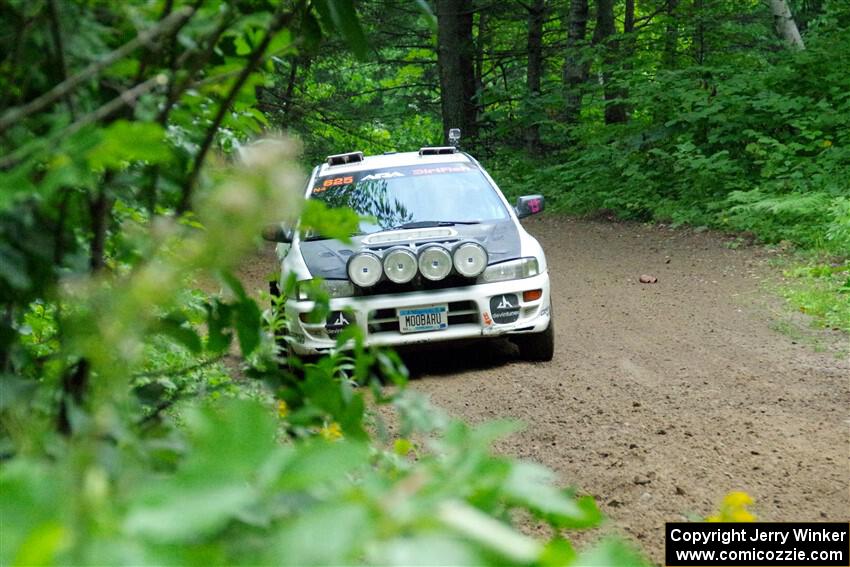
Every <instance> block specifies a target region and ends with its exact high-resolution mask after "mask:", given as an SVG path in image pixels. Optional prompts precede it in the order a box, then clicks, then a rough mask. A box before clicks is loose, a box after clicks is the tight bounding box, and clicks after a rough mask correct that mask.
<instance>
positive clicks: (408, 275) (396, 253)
mask: <svg viewBox="0 0 850 567" xmlns="http://www.w3.org/2000/svg"><path fill="white" fill-rule="evenodd" d="M384 273H385V274H387V277H388V278H389V279H390V281H393V282H395V283H398V284H402V283H407V282H409V281H410V280H412V279H413V277H414V276H415V275H416V256H415V255H414V254H413V252H411V251H410V250H408V249H407V248H393V249H392V250H390V251H389V252H387V253H386V254H384Z"/></svg>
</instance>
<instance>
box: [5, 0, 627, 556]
mask: <svg viewBox="0 0 850 567" xmlns="http://www.w3.org/2000/svg"><path fill="white" fill-rule="evenodd" d="M55 6H58V10H56V11H55V12H53V11H51V10H50V9H49V6H48V4H47V3H43V2H36V3H27V2H13V3H7V4H4V5H3V6H2V7H0V10H2V11H3V16H4V17H3V18H2V19H0V22H2V23H0V38H2V39H0V45H2V47H4V48H5V49H0V53H2V55H0V57H2V65H0V70H2V74H0V87H2V89H0V90H2V94H0V98H2V102H3V110H2V111H0V121H3V120H6V123H7V126H8V127H6V128H5V129H4V131H3V132H2V134H3V135H2V138H0V153H2V154H3V157H2V158H0V162H2V163H0V183H2V184H3V187H4V191H3V192H2V197H0V236H2V240H0V292H2V308H3V309H2V311H3V318H2V319H0V425H2V428H0V460H2V465H3V466H2V468H1V469H0V517H2V518H4V519H6V518H14V521H12V522H8V521H3V522H2V523H0V564H3V565H7V564H10V565H18V564H20V565H31V564H47V565H49V564H95V563H96V564H133V565H142V564H155V565H162V564H196V565H208V564H236V563H240V564H251V565H257V564H295V565H303V564H315V563H319V564H351V563H355V562H358V563H373V564H381V565H389V564H410V563H412V562H417V561H418V562H424V563H451V564H458V563H468V564H498V565H503V564H521V565H533V564H543V563H545V564H546V565H566V564H570V563H573V562H575V561H577V560H581V559H580V558H578V559H577V557H578V556H577V554H576V552H574V551H573V549H572V547H571V546H570V545H569V544H568V543H567V542H566V540H564V539H562V536H563V534H559V535H558V536H557V537H556V538H554V539H553V540H552V541H551V542H548V543H547V542H542V541H538V540H535V539H533V538H530V537H528V536H525V535H523V534H522V533H520V531H519V530H518V529H517V528H516V527H515V526H514V524H513V521H514V518H515V517H517V516H518V515H525V516H529V517H535V518H537V519H538V520H539V522H541V523H542V524H545V525H548V526H549V527H550V528H551V530H552V533H558V530H562V529H579V528H588V527H593V526H596V525H598V524H599V523H600V522H601V515H600V513H599V511H598V509H597V508H596V507H595V505H594V503H593V500H592V499H590V498H588V497H577V496H576V495H575V494H573V492H571V491H568V490H564V489H561V488H558V487H557V486H556V480H557V479H556V478H555V477H554V475H553V474H552V473H551V472H549V471H548V470H546V469H544V468H542V467H540V466H538V465H535V464H532V463H525V462H520V461H516V460H514V459H510V458H506V457H495V456H493V453H492V451H491V447H490V444H491V443H492V442H493V441H494V440H495V439H497V438H498V437H499V436H500V435H503V434H506V433H507V432H509V431H510V430H512V427H508V428H506V427H505V426H504V425H503V424H491V425H486V424H485V425H482V426H480V427H477V428H471V427H468V426H466V425H464V424H463V423H460V422H456V421H452V420H449V419H448V418H447V417H446V416H443V415H441V414H440V413H439V412H438V411H437V410H436V409H434V408H431V407H429V406H428V405H427V403H426V402H424V401H423V400H421V399H419V398H417V397H416V396H413V395H411V394H409V393H407V392H406V390H405V389H404V385H405V383H406V378H407V374H406V370H405V369H404V367H403V366H402V365H401V362H400V359H399V358H398V356H397V355H395V354H394V353H392V352H387V351H383V350H375V349H371V348H366V347H365V346H364V344H363V340H362V336H360V335H359V334H358V331H357V330H356V329H352V330H349V331H346V332H344V333H342V334H341V335H340V337H339V339H338V341H339V344H338V346H339V347H340V348H338V349H336V350H335V351H334V352H332V353H330V354H329V355H327V356H324V357H322V358H320V359H318V360H315V361H304V360H300V359H298V358H297V357H294V356H287V350H286V348H285V346H286V345H285V338H284V339H283V341H282V343H283V344H281V341H280V334H281V331H282V330H283V329H284V327H285V324H286V321H285V316H284V314H283V312H282V310H281V309H280V305H281V300H277V301H275V302H274V303H273V305H272V308H271V309H269V310H266V311H264V310H263V309H261V307H260V306H259V304H258V303H257V300H256V298H255V297H253V296H252V295H251V294H250V293H249V291H248V290H246V289H245V288H244V286H243V284H242V283H241V282H240V281H239V280H238V278H236V277H235V276H234V271H235V269H236V267H237V265H238V264H239V262H241V261H243V260H244V258H245V257H247V256H250V255H251V254H252V253H254V252H255V251H256V248H257V243H258V234H259V227H261V226H264V225H266V224H267V223H272V222H284V223H285V224H287V225H289V226H292V225H294V223H295V222H296V221H297V219H299V218H300V219H301V223H302V228H304V229H305V230H312V231H316V232H319V233H321V234H323V235H326V236H329V237H337V238H344V237H347V236H348V235H349V234H350V232H352V230H353V229H354V228H356V226H357V223H358V221H359V219H357V217H356V216H355V215H354V214H353V213H352V212H351V211H348V210H335V209H326V208H323V207H316V206H313V205H308V206H306V207H305V206H304V202H303V201H304V199H303V187H304V175H303V172H302V171H300V169H299V168H298V167H297V166H295V160H296V156H297V154H298V152H299V148H298V145H297V144H295V143H293V142H291V141H287V140H271V139H267V140H264V141H263V142H262V143H258V144H248V143H247V141H248V139H249V138H251V137H253V136H255V135H256V134H257V133H259V132H261V131H262V130H263V129H264V128H265V127H266V126H267V124H268V118H267V117H266V116H265V115H264V114H263V113H261V112H260V111H259V110H258V109H257V96H256V95H257V92H258V90H260V91H261V90H262V89H261V87H264V86H265V87H269V86H271V85H272V84H273V82H274V81H273V80H272V79H271V78H270V75H269V72H270V71H272V72H273V71H274V69H275V68H276V66H277V67H279V66H280V65H281V64H282V62H283V61H284V58H290V57H298V56H299V55H301V54H300V53H296V52H295V47H296V46H299V47H304V48H309V47H310V46H313V48H315V47H316V46H318V45H319V44H320V42H322V41H328V39H327V38H329V37H333V36H334V35H335V34H339V35H340V36H341V37H342V38H343V39H344V40H345V41H346V42H347V44H348V46H349V48H351V49H352V50H353V51H354V52H355V53H356V54H358V55H359V56H363V55H366V54H367V53H369V49H368V48H367V45H366V43H365V35H364V33H363V31H362V29H361V27H360V25H359V23H358V20H357V18H356V17H354V16H355V12H354V4H353V3H352V2H350V1H336V0H335V1H333V2H330V1H327V2H310V3H307V2H288V3H280V4H278V3H276V2H275V3H272V2H265V1H260V2H247V3H245V2H240V3H227V2H217V1H213V2H203V3H200V4H197V3H194V2H193V3H191V4H190V3H189V2H182V1H180V0H178V1H176V2H173V3H172V2H165V1H153V2H129V3H119V4H115V5H111V4H110V5H101V4H98V5H97V6H95V5H92V4H91V3H87V2H57V3H55ZM191 6H199V7H198V8H197V11H193V8H191ZM418 6H419V7H418V11H417V12H416V14H417V16H416V17H417V18H421V19H422V22H423V24H424V25H425V26H428V18H429V16H428V11H427V6H425V4H424V3H421V2H420V3H418ZM280 10H290V11H288V12H281V11H280ZM7 16H8V17H7ZM180 18H183V19H182V20H181V19H180ZM169 22H171V23H170V24H169ZM175 22H176V23H175ZM276 22H277V23H282V24H286V29H278V28H277V27H275V26H276V25H277V24H276ZM166 24H168V25H166ZM169 25H170V26H171V27H169ZM57 29H58V32H59V38H58V40H57V36H56V34H55V33H54V32H55V31H56V30H57ZM140 29H141V30H146V31H147V32H148V33H154V32H155V31H157V30H158V31H157V33H158V35H157V37H156V39H154V40H148V41H147V42H143V45H142V46H140V47H136V48H134V49H127V50H126V53H125V55H124V56H123V57H120V58H118V59H117V60H116V61H115V62H114V63H112V64H111V65H109V66H106V67H104V68H100V69H97V70H96V71H95V72H94V76H90V77H88V78H87V79H83V80H80V81H78V82H77V83H76V86H74V87H69V88H68V89H67V90H65V91H64V93H63V94H61V95H60V96H56V97H54V98H53V99H52V100H51V101H50V102H47V103H44V104H43V105H42V106H38V105H39V104H41V103H40V102H38V101H39V100H46V98H40V97H47V98H49V97H50V96H52V95H50V94H49V93H50V91H51V89H53V88H54V87H55V86H56V85H58V84H62V82H63V81H64V80H65V79H66V78H67V77H71V78H72V82H73V81H75V80H76V78H78V77H80V76H81V75H79V73H84V71H83V69H85V68H86V67H87V66H88V65H92V64H93V65H99V63H98V62H99V61H104V60H106V59H107V58H108V57H109V53H110V52H112V51H113V50H115V49H121V48H122V47H121V46H125V45H127V43H128V42H131V41H133V38H134V37H135V36H136V34H137V33H138V32H137V30H140ZM429 29H430V28H429ZM71 30H73V31H74V33H70V31H71ZM152 30H153V31H152ZM429 33H430V32H429ZM323 38H325V39H323ZM62 40H64V44H63V45H64V48H63V47H61V46H60V45H59V43H62ZM131 45H132V44H131ZM147 45H156V46H157V47H158V48H159V49H157V50H150V49H147V47H146V46H147ZM263 45H267V47H266V48H265V49H264V50H263V49H261V46H263ZM401 51H404V50H401ZM411 53H414V52H411ZM56 59H61V60H59V61H57V60H56ZM345 60H346V61H347V62H350V58H349V57H348V56H346V59H345ZM414 67H415V66H413V64H412V63H411V66H410V67H408V68H406V69H405V70H403V71H400V72H399V73H398V74H397V75H396V76H392V74H389V75H388V76H387V77H384V78H385V79H386V80H387V81H388V82H387V83H385V84H386V85H387V88H392V86H395V83H393V81H407V80H415V79H417V78H420V77H421V76H422V75H421V74H420V73H419V72H418V70H417V69H415V68H414ZM75 77H76V78H75ZM65 84H66V85H68V84H69V83H65ZM311 87H312V88H316V89H317V90H321V89H322V88H323V87H322V86H321V85H320V84H318V83H314V84H313V85H311ZM61 88H64V87H61ZM364 100H366V99H364ZM376 100H377V99H373V100H372V102H374V101H376ZM33 101H36V103H37V104H36V103H34V102H33ZM125 103H128V104H125ZM8 106H14V107H15V108H13V109H9V108H7V107H8ZM315 112H316V114H317V115H318V114H319V110H315ZM10 117H12V118H14V119H10ZM312 118H313V120H314V121H315V120H316V117H315V116H313V117H312ZM1 123H2V122H0V124H1ZM438 123H439V121H436V120H434V119H433V117H428V116H412V117H410V124H414V125H418V126H417V128H418V127H420V126H421V128H425V129H428V128H432V127H433V125H434V124H438ZM373 131H374V132H375V133H376V135H380V136H381V137H383V138H384V139H389V138H390V133H389V130H387V129H386V128H384V127H382V126H379V125H375V126H374V127H373ZM418 131H419V130H417V132H418ZM322 134H323V132H318V135H322ZM416 135H417V134H416V133H413V134H411V138H410V140H413V139H415V138H416ZM408 141H409V140H408ZM234 149H240V150H241V151H239V152H238V153H239V158H240V159H239V160H238V161H236V162H235V163H233V162H230V160H228V158H227V157H226V153H227V152H230V151H231V150H234ZM296 283H297V282H294V281H292V282H286V287H287V288H288V289H287V291H288V292H290V293H291V292H292V289H293V286H294V285H295V284H296ZM196 288H201V289H205V290H209V289H216V290H218V291H216V292H214V293H213V292H209V291H200V290H199V289H196ZM316 290H317V295H316V300H317V301H318V302H319V307H318V308H317V312H318V313H322V312H323V311H324V312H326V311H327V293H326V292H324V294H323V292H322V288H321V282H317V283H316ZM343 345H344V346H347V347H350V348H349V349H348V350H343V349H342V348H341V347H342V346H343ZM386 384H390V385H392V386H393V388H392V389H391V390H390V391H387V390H385V385H386ZM378 406H390V408H391V409H392V410H393V411H394V412H395V413H396V414H397V421H398V423H399V426H400V431H401V433H402V435H404V437H403V438H400V439H395V438H390V437H388V436H387V435H386V434H385V433H382V432H386V431H387V427H386V425H385V424H384V423H383V422H382V417H381V416H382V415H385V413H382V412H380V411H377V409H376V408H377V407H378ZM374 432H378V434H375V433H374ZM411 439H427V441H424V442H423V444H422V445H420V444H419V443H414V442H413V441H411ZM606 545H607V544H606ZM605 549H606V547H605V546H604V545H603V546H602V547H601V548H600V550H599V551H596V552H594V551H590V552H588V553H606V552H605ZM624 561H625V560H624Z"/></svg>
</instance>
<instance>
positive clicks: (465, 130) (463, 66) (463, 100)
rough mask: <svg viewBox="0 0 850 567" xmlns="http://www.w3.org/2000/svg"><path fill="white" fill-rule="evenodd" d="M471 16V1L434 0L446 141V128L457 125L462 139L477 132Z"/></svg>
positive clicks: (472, 136) (446, 139)
mask: <svg viewBox="0 0 850 567" xmlns="http://www.w3.org/2000/svg"><path fill="white" fill-rule="evenodd" d="M472 16H473V9H472V0H437V65H438V67H439V70H440V99H441V104H442V111H443V136H444V138H445V140H444V142H445V143H448V131H449V128H460V129H461V131H462V134H463V137H464V139H474V138H475V136H476V134H477V133H478V132H477V122H476V112H475V111H476V103H475V73H474V69H473V59H474V57H475V49H474V45H473V42H472V20H473V18H472Z"/></svg>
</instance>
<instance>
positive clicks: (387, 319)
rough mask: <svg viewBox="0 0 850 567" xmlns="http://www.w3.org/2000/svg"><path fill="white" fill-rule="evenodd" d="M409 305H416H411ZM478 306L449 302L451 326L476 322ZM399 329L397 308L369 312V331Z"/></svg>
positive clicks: (464, 302)
mask: <svg viewBox="0 0 850 567" xmlns="http://www.w3.org/2000/svg"><path fill="white" fill-rule="evenodd" d="M409 307H416V306H415V305H411V306H409ZM478 317H479V316H478V306H477V305H476V304H475V302H474V301H452V302H451V303H449V327H451V326H452V325H461V324H464V323H466V324H469V323H473V324H476V323H478V321H479V318H478ZM391 331H396V332H397V331H398V315H396V310H395V308H392V309H376V310H375V311H370V312H369V333H386V332H391Z"/></svg>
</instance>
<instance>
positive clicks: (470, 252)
mask: <svg viewBox="0 0 850 567" xmlns="http://www.w3.org/2000/svg"><path fill="white" fill-rule="evenodd" d="M452 256H453V258H454V264H455V270H457V271H458V273H459V274H460V275H462V276H466V277H468V278H474V277H475V276H477V275H478V274H480V273H481V272H483V271H484V268H486V267H487V251H486V250H484V248H483V247H482V246H481V245H480V244H477V243H475V242H464V243H463V244H461V245H460V246H458V247H457V248H455V251H454V254H453V255H452Z"/></svg>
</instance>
